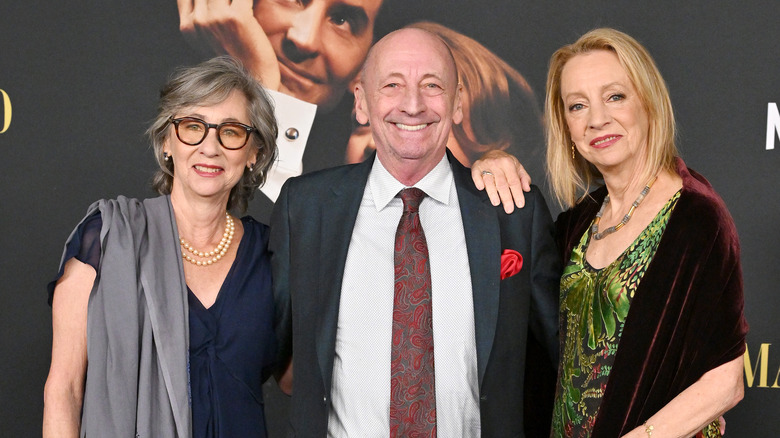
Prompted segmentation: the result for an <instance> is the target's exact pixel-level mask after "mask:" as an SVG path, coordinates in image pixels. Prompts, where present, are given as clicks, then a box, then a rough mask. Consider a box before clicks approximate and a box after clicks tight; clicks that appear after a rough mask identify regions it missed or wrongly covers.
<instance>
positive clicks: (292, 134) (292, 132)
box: [284, 128, 300, 141]
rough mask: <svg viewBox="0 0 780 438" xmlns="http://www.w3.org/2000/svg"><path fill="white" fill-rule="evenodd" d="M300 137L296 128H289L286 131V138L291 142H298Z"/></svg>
mask: <svg viewBox="0 0 780 438" xmlns="http://www.w3.org/2000/svg"><path fill="white" fill-rule="evenodd" d="M299 135H300V133H299V132H298V130H297V129H295V128H287V130H286V131H284V136H285V138H287V140H290V141H293V140H297V139H298V136H299Z"/></svg>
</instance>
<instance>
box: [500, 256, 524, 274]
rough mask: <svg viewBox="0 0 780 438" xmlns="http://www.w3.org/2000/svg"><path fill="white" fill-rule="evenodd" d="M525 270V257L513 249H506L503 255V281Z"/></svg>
mask: <svg viewBox="0 0 780 438" xmlns="http://www.w3.org/2000/svg"><path fill="white" fill-rule="evenodd" d="M522 268H523V256H521V255H520V253H519V252H517V251H515V250H513V249H505V250H504V252H503V253H501V279H502V280H503V279H505V278H509V277H511V276H513V275H515V274H517V273H518V272H520V269H522Z"/></svg>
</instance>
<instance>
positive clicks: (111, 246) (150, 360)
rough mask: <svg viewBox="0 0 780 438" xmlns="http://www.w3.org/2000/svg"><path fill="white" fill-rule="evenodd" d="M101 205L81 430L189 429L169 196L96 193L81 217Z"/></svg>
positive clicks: (178, 261) (179, 275) (133, 433)
mask: <svg viewBox="0 0 780 438" xmlns="http://www.w3.org/2000/svg"><path fill="white" fill-rule="evenodd" d="M98 210H99V211H100V215H101V217H102V221H103V227H102V229H101V231H100V241H101V260H100V266H99V269H98V275H97V278H96V280H95V285H94V287H93V289H92V292H91V294H90V298H89V307H88V316H87V352H88V362H89V363H88V367H87V379H86V389H85V395H84V409H83V414H82V424H81V436H82V437H84V436H87V437H109V436H110V437H177V438H178V437H183V438H187V437H190V436H191V435H192V431H191V423H192V421H191V411H190V406H189V394H188V392H189V385H188V362H187V360H188V352H187V348H188V345H189V324H188V317H189V316H188V307H187V289H186V284H185V280H184V271H183V267H182V258H181V250H180V248H179V245H178V231H177V229H176V221H175V219H174V216H173V210H172V208H171V204H170V199H169V197H167V196H161V197H158V198H154V199H147V200H144V201H139V200H135V199H128V198H125V197H119V198H117V199H116V200H101V201H97V202H95V203H94V204H92V205H91V206H90V208H89V209H88V211H87V216H86V217H89V216H90V215H92V214H93V213H94V212H95V211H98ZM86 217H85V219H86ZM74 234H75V231H74ZM74 234H71V237H70V238H69V239H68V240H69V241H70V239H72V238H73V237H74ZM63 263H64V260H63Z"/></svg>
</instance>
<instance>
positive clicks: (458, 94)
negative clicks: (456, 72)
mask: <svg viewBox="0 0 780 438" xmlns="http://www.w3.org/2000/svg"><path fill="white" fill-rule="evenodd" d="M462 96H463V84H460V83H458V88H457V89H456V90H455V111H453V112H452V123H454V124H456V125H458V124H460V122H462V121H463V105H462V103H461V98H462Z"/></svg>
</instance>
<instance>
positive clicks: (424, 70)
mask: <svg viewBox="0 0 780 438" xmlns="http://www.w3.org/2000/svg"><path fill="white" fill-rule="evenodd" d="M408 72H414V73H415V74H417V75H419V76H436V77H439V78H440V79H442V80H443V81H445V82H447V83H452V84H455V83H457V80H458V79H457V69H456V67H455V59H454V57H453V56H452V52H451V51H450V49H449V47H448V46H447V45H446V44H445V43H444V41H442V40H441V38H439V37H438V36H436V35H435V34H433V33H430V32H428V31H426V30H422V29H401V30H398V31H395V32H392V33H390V34H388V35H387V36H385V37H384V38H382V39H381V40H379V41H378V42H377V43H376V44H375V45H374V47H372V48H371V51H370V52H369V54H368V57H367V59H366V62H365V64H364V66H363V71H362V78H361V79H362V80H363V81H364V82H370V81H373V80H376V79H379V78H382V77H386V76H391V75H396V74H397V75H404V74H406V73H408Z"/></svg>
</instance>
